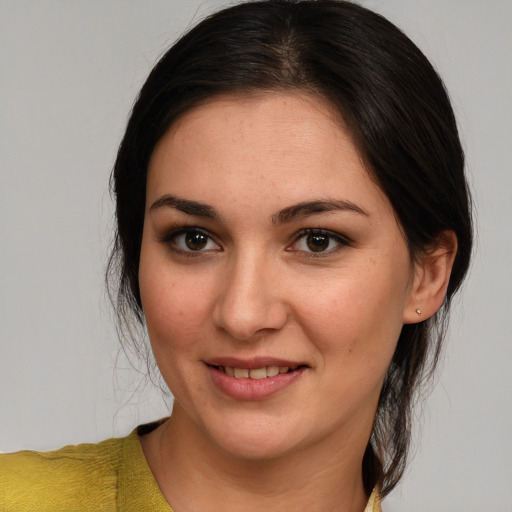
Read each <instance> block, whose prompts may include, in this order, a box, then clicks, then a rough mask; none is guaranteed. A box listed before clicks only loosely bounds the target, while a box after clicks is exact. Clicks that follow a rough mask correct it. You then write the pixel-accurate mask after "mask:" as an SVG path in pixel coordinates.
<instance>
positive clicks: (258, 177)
mask: <svg viewBox="0 0 512 512" xmlns="http://www.w3.org/2000/svg"><path fill="white" fill-rule="evenodd" d="M166 189H170V190H166ZM262 190H267V192H272V196H273V197H275V198H276V199H277V198H282V199H283V200H286V201H289V202H299V201H304V200H308V199H309V198H310V197H311V196H318V197H328V196H332V195H333V194H335V195H341V196H343V195H346V194H349V195H351V196H352V197H351V198H350V199H351V200H355V199H358V200H364V201H365V202H367V201H369V202H372V201H375V199H376V197H377V196H382V192H381V191H380V189H378V188H377V187H376V186H375V184H374V182H373V180H372V179H371V177H370V175H369V174H368V172H367V170H366V168H365V166H364V164H363V162H362V159H361V156H360V154H359V152H358V150H357V148H356V146H355V144H354V142H353V139H352V136H351V134H350V132H349V130H348V129H347V127H346V125H345V123H344V122H343V120H342V119H341V118H340V115H339V114H338V113H337V112H336V111H335V110H334V109H333V108H332V107H331V106H330V105H328V104H326V103H325V102H323V101H321V100H319V99H317V98H316V97H313V96H309V95H304V94H298V93H266V94H258V95H252V96H248V97H245V96H244V97H238V96H237V97H233V96H229V97H221V98H217V99H214V100H212V101H210V102H208V103H206V104H203V105H201V106H199V107H196V108H195V109H193V110H191V111H189V112H188V113H186V114H184V115H183V116H182V117H181V118H180V119H179V120H178V121H176V122H175V123H174V124H173V125H172V127H171V128H170V129H169V130H168V132H167V133H166V134H165V135H164V136H163V137H162V139H161V140H160V141H159V143H158V144H157V146H156V148H155V150H154V152H153V155H152V157H151V160H150V165H149V171H148V187H147V193H148V196H149V195H151V196H155V195H158V194H159V193H160V194H163V193H179V194H180V195H186V196H187V197H191V198H192V199H197V200H202V201H208V200H216V201H217V200H218V198H219V194H223V196H224V197H228V196H230V195H231V197H232V198H233V199H234V198H236V199H237V201H239V200H245V201H250V200H251V199H252V198H253V197H254V195H255V194H256V192H258V193H261V192H262ZM148 198H149V197H148ZM265 198H266V197H265ZM380 200H381V201H382V198H380Z"/></svg>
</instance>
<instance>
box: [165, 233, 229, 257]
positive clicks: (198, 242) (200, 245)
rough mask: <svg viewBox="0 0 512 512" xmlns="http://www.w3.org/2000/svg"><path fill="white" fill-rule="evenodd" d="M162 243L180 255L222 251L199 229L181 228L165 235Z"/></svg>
mask: <svg viewBox="0 0 512 512" xmlns="http://www.w3.org/2000/svg"><path fill="white" fill-rule="evenodd" d="M163 241H164V242H165V243H167V244H169V245H170V246H171V248H173V249H175V250H176V251H177V252H181V253H189V254H191V253H194V252H195V253H203V252H210V251H220V250H222V249H221V248H220V246H219V245H218V244H216V243H215V242H214V240H212V238H211V237H210V235H209V234H208V233H207V232H205V231H203V230H200V229H199V228H182V229H179V230H177V231H176V230H175V231H174V232H172V233H170V234H169V235H167V236H166V237H165V238H164V239H163Z"/></svg>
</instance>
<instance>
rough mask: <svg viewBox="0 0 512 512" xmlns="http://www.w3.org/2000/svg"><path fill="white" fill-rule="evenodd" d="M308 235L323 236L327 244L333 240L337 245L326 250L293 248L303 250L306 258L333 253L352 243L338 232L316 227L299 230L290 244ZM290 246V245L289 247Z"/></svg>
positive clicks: (294, 243)
mask: <svg viewBox="0 0 512 512" xmlns="http://www.w3.org/2000/svg"><path fill="white" fill-rule="evenodd" d="M308 236H318V237H325V238H327V239H328V246H327V247H329V245H330V244H331V242H332V241H334V242H335V243H336V244H337V245H336V246H335V247H333V248H331V249H328V250H321V251H317V252H315V251H302V250H300V249H295V250H297V251H298V252H303V253H305V255H307V256H306V257H308V258H321V257H325V256H329V255H331V254H334V253H336V252H338V251H339V250H341V249H342V248H343V247H350V246H351V245H352V241H351V240H350V239H349V238H347V237H345V236H342V235H340V234H339V233H335V232H333V231H328V230H326V229H318V228H309V229H303V230H301V231H300V232H299V233H298V234H297V236H296V237H295V240H294V242H293V243H292V244H291V246H293V245H296V244H297V243H298V242H300V241H301V240H303V239H306V237H308ZM291 246H290V247H291ZM287 250H288V251H293V250H294V249H289V248H287Z"/></svg>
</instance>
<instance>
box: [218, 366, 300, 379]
mask: <svg viewBox="0 0 512 512" xmlns="http://www.w3.org/2000/svg"><path fill="white" fill-rule="evenodd" d="M209 366H211V367H212V368H215V369H216V370H218V371H221V372H223V373H225V374H226V375H229V376H230V377H235V378H236V379H253V380H263V379H267V378H269V377H276V376H277V375H280V374H284V373H292V372H294V371H296V370H298V369H301V368H305V366H304V365H300V366H263V367H261V368H250V369H249V368H235V367H232V366H217V365H209Z"/></svg>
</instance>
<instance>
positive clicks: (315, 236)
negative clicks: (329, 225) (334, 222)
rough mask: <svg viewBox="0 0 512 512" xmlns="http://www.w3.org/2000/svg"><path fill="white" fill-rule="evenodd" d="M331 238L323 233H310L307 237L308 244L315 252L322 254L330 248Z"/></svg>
mask: <svg viewBox="0 0 512 512" xmlns="http://www.w3.org/2000/svg"><path fill="white" fill-rule="evenodd" d="M330 241H331V240H330V237H329V236H327V235H324V234H321V233H310V234H309V235H308V236H307V237H306V244H307V246H308V248H309V249H310V250H311V251H313V252H322V251H325V250H326V249H327V248H328V247H329V243H330Z"/></svg>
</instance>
